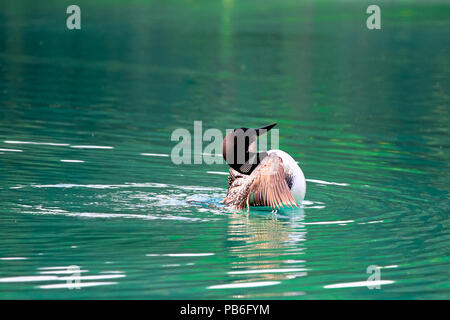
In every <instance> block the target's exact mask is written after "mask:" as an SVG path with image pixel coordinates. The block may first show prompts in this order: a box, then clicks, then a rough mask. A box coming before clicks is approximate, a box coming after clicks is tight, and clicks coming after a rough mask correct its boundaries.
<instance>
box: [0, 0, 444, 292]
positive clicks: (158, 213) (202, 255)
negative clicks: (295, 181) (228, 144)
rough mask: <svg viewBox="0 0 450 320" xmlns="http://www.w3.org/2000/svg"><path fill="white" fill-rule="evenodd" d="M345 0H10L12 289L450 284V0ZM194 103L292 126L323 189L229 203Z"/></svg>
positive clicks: (6, 166) (2, 106) (3, 118)
mask: <svg viewBox="0 0 450 320" xmlns="http://www.w3.org/2000/svg"><path fill="white" fill-rule="evenodd" d="M339 3H340V4H333V3H332V2H326V1H318V2H313V1H308V2H302V1H285V0H283V1H280V0H277V1H275V0H273V1H264V2H262V1H261V2H258V3H257V4H256V3H255V2H250V1H233V0H224V1H210V0H208V1H206V0H204V1H152V2H146V1H95V2H94V1H77V4H78V5H79V6H80V7H81V12H82V29H81V30H78V31H69V30H67V28H66V24H65V19H66V17H67V15H66V13H65V10H66V6H67V5H68V4H66V3H62V2H60V1H45V2H43V1H39V2H34V1H20V0H19V1H3V2H2V4H1V9H0V204H1V207H0V232H1V242H0V298H2V299H19V298H20V299H23V298H25V299H48V298H51V299H103V298H118V299H132V298H134V299H224V298H226V299H228V298H237V299H247V298H248V299H266V298H272V299H339V298H340V299H343V298H352V299H438V298H440V299H442V298H444V299H448V298H450V295H449V293H450V284H449V283H450V282H449V262H450V260H449V249H448V248H449V240H450V234H449V217H448V214H449V201H448V200H449V183H450V178H449V169H448V162H449V151H448V147H449V123H450V114H449V102H450V99H449V85H450V62H449V61H450V60H449V49H450V45H449V39H450V6H449V4H448V2H445V1H442V2H439V1H433V2H430V1H423V2H417V1H397V2H394V1H386V2H379V1H378V3H379V4H380V6H381V10H382V29H381V30H373V31H371V30H368V29H367V28H366V26H365V20H366V17H367V15H366V14H365V9H366V8H367V6H368V4H369V3H365V2H364V1H357V2H356V1H355V2H349V1H346V2H339ZM194 121H202V123H203V129H204V130H206V129H208V128H218V129H220V130H222V132H225V129H230V128H235V127H242V126H248V127H256V126H262V125H267V124H269V123H271V122H278V128H279V130H280V131H279V134H280V149H282V150H284V151H286V152H288V153H289V154H291V155H292V156H293V157H294V158H295V159H296V160H297V161H299V163H300V166H301V168H302V169H303V171H304V173H305V176H306V178H307V179H308V180H307V193H306V201H305V203H304V207H303V208H302V209H298V210H291V211H288V212H284V213H279V214H277V215H276V216H274V215H272V214H271V213H270V212H264V211H258V212H255V211H251V212H250V214H249V215H246V214H244V213H242V212H232V211H230V210H227V209H226V208H223V207H220V206H219V205H218V202H219V201H220V199H222V198H223V197H224V196H225V194H226V183H227V182H226V179H227V178H226V176H225V175H220V174H217V172H219V173H220V172H226V171H227V166H226V165H225V164H214V165H207V164H196V165H194V164H191V165H188V164H185V165H174V164H173V163H172V161H171V158H170V157H167V156H161V155H170V154H171V150H172V148H173V147H174V145H175V142H173V141H171V140H170V136H171V133H172V132H173V130H175V129H177V128H186V129H188V130H189V131H191V132H192V130H193V124H194ZM19 142H22V143H19ZM24 142H27V143H24ZM42 143H53V144H42ZM55 144H57V145H55ZM205 145H206V144H205ZM77 146H108V147H111V148H101V149H100V148H96V149H95V148H77ZM143 153H144V154H158V155H159V156H155V155H142V154H143ZM61 160H78V162H73V161H72V162H67V161H61ZM79 161H83V162H79ZM211 172H212V173H211ZM214 172H216V173H214ZM72 265H76V266H79V267H80V268H81V276H82V278H81V283H80V285H82V287H81V289H73V290H69V289H68V287H69V286H68V284H67V277H68V276H70V275H71V273H70V274H67V273H64V272H65V271H66V267H67V266H72ZM371 265H376V266H379V267H381V269H379V270H380V280H381V281H383V282H382V283H383V284H382V285H381V287H380V289H372V290H370V289H369V288H368V287H367V286H366V284H364V283H363V284H361V283H360V282H364V281H368V278H369V276H371V275H372V274H371V273H367V268H368V267H369V266H371ZM358 283H359V285H360V286H358ZM336 284H338V287H335V286H333V285H336ZM221 285H224V286H222V287H221ZM258 285H260V286H258ZM339 285H341V286H343V288H339ZM240 286H244V287H240Z"/></svg>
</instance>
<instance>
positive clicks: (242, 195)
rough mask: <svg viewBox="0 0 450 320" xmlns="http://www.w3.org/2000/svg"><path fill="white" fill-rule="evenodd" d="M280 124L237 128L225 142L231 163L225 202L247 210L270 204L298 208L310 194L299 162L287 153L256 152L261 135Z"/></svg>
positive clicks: (274, 207)
mask: <svg viewBox="0 0 450 320" xmlns="http://www.w3.org/2000/svg"><path fill="white" fill-rule="evenodd" d="M276 125H277V124H276V123H272V124H270V125H268V126H265V127H261V128H258V129H251V128H237V129H234V130H233V131H231V132H229V133H228V134H227V135H226V136H225V138H224V139H223V142H222V155H223V158H224V159H225V161H226V163H227V164H228V165H229V166H230V172H229V175H228V193H227V195H226V197H225V199H223V200H222V204H224V205H226V206H229V207H231V208H233V209H237V210H243V209H245V208H247V211H248V210H250V206H267V207H271V208H272V209H273V210H278V209H281V208H283V207H291V208H293V207H298V206H300V205H301V203H302V201H303V199H304V197H305V193H306V181H305V176H304V175H303V172H302V170H301V169H300V167H299V166H298V164H297V162H296V161H295V160H294V159H293V158H292V157H291V156H290V155H289V154H287V153H286V152H284V151H281V150H269V151H263V152H256V141H257V137H258V136H260V135H262V134H264V133H266V132H267V131H269V130H270V129H272V128H273V127H274V126H276Z"/></svg>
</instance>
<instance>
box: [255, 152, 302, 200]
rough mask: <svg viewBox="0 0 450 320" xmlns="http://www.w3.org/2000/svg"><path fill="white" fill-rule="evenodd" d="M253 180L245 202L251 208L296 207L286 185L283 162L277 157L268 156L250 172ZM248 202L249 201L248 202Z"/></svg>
mask: <svg viewBox="0 0 450 320" xmlns="http://www.w3.org/2000/svg"><path fill="white" fill-rule="evenodd" d="M251 175H252V176H253V175H254V179H252V183H251V185H250V188H249V192H248V199H247V202H250V205H253V206H270V207H271V208H272V209H280V208H282V207H284V206H286V207H291V208H293V207H294V206H295V207H298V204H297V201H295V199H294V197H293V196H292V193H291V190H290V189H289V186H288V184H287V183H286V175H285V173H284V168H283V160H282V159H281V158H280V157H278V156H277V155H274V154H271V155H268V156H267V157H266V158H264V160H263V161H262V162H261V163H260V164H259V166H258V167H257V168H256V169H255V171H253V172H252V174H251ZM249 200H250V201H249Z"/></svg>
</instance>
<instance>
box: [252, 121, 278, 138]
mask: <svg viewBox="0 0 450 320" xmlns="http://www.w3.org/2000/svg"><path fill="white" fill-rule="evenodd" d="M276 125H277V123H276V122H275V123H272V124H269V125H268V126H265V127H261V128H258V129H255V131H256V135H257V136H260V135H262V134H264V133H267V132H268V131H269V130H270V129H272V128H273V127H275V126H276Z"/></svg>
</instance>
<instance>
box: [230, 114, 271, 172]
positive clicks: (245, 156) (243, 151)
mask: <svg viewBox="0 0 450 320" xmlns="http://www.w3.org/2000/svg"><path fill="white" fill-rule="evenodd" d="M276 125H277V124H276V123H272V124H270V125H268V126H264V127H261V128H257V129H252V128H237V129H234V130H233V131H231V132H229V133H228V134H227V135H226V136H225V138H224V139H223V142H222V155H223V158H224V159H225V161H226V162H227V164H228V165H229V166H230V167H231V168H233V169H234V170H236V171H238V172H240V173H242V174H247V175H248V174H251V173H252V172H253V170H255V168H256V167H257V166H258V165H259V164H260V162H261V161H262V160H263V159H264V158H265V157H266V156H267V152H266V151H262V152H257V150H256V140H257V138H258V136H260V135H262V134H264V133H266V132H268V131H269V130H270V129H272V128H273V127H275V126H276Z"/></svg>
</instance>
